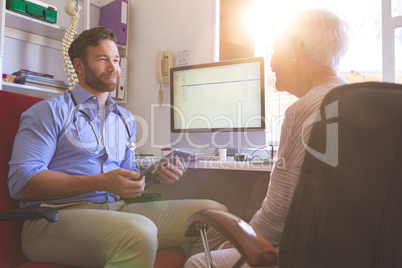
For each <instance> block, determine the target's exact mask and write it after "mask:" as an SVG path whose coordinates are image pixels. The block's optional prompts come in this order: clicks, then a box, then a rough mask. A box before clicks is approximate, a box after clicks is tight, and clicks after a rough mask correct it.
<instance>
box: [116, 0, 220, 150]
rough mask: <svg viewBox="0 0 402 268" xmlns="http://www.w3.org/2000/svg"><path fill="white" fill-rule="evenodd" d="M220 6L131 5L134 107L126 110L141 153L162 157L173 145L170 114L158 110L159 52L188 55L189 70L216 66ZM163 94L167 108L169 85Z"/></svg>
mask: <svg viewBox="0 0 402 268" xmlns="http://www.w3.org/2000/svg"><path fill="white" fill-rule="evenodd" d="M214 5H215V0H147V1H143V0H130V1H129V14H130V16H129V56H128V60H129V62H128V70H129V72H128V84H129V91H128V102H127V104H124V105H122V106H124V107H125V108H127V109H129V110H130V111H131V112H132V113H133V114H134V115H135V117H136V120H137V122H138V123H139V126H138V131H137V146H138V147H137V152H138V153H153V154H160V148H162V147H163V145H166V144H168V143H169V135H170V114H169V109H168V108H167V107H159V105H158V90H159V84H158V83H157V82H156V78H155V71H154V70H155V56H156V52H157V51H159V50H171V51H172V52H174V53H176V52H178V51H182V50H188V51H189V53H190V56H189V64H198V63H205V62H211V61H212V60H213V53H214V52H213V42H214V41H213V39H214V27H213V25H214V10H215V7H214ZM163 92H164V101H163V102H164V104H166V105H167V104H169V103H170V98H169V95H170V93H169V85H168V84H164V85H163ZM152 107H154V109H152ZM152 110H153V111H152ZM152 114H154V116H153V115H152Z"/></svg>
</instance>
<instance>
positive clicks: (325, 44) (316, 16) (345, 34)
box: [284, 9, 350, 72]
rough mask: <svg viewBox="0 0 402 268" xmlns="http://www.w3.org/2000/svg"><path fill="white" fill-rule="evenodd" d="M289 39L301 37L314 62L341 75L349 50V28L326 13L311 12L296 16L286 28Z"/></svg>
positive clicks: (316, 10) (314, 10)
mask: <svg viewBox="0 0 402 268" xmlns="http://www.w3.org/2000/svg"><path fill="white" fill-rule="evenodd" d="M284 34H285V35H286V36H287V37H298V38H300V40H301V42H302V43H303V45H304V48H305V50H306V52H307V53H308V55H309V56H310V58H311V59H312V60H314V61H315V62H317V63H320V64H322V65H323V66H326V67H329V68H331V69H332V70H334V71H336V72H337V71H338V68H339V63H340V61H341V59H342V58H343V56H344V55H345V53H346V51H347V50H348V48H349V40H350V38H349V27H348V25H347V23H346V22H345V21H343V20H342V19H340V18H339V17H338V16H337V15H335V14H334V13H332V12H330V11H328V10H325V9H309V10H304V11H302V12H299V13H297V14H296V16H295V17H294V18H293V19H292V20H291V22H290V23H289V24H288V25H287V27H286V28H285V31H284Z"/></svg>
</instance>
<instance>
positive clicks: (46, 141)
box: [8, 101, 57, 199]
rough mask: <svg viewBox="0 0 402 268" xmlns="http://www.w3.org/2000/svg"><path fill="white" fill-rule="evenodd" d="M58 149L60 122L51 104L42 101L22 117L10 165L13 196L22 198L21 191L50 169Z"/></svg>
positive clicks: (9, 182) (10, 183)
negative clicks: (30, 181)
mask: <svg viewBox="0 0 402 268" xmlns="http://www.w3.org/2000/svg"><path fill="white" fill-rule="evenodd" d="M56 146H57V123H56V122H55V121H54V112H53V111H52V109H51V108H50V107H49V103H48V102H47V101H41V102H39V103H37V104H36V105H34V106H33V107H31V108H30V109H28V110H27V111H26V112H24V113H23V114H22V115H21V120H20V128H19V130H18V132H17V135H16V137H15V140H14V146H13V152H12V157H11V160H10V162H9V164H10V170H9V176H8V187H9V190H10V195H11V197H12V198H15V199H22V198H21V196H20V195H19V192H20V191H21V190H22V189H23V188H24V187H25V185H26V184H27V182H28V181H29V180H30V179H31V178H32V177H34V176H35V175H37V174H38V173H40V172H42V171H44V170H47V169H48V165H49V162H50V161H51V159H52V156H53V154H54V152H55V150H56Z"/></svg>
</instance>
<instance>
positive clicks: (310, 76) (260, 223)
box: [185, 9, 349, 268]
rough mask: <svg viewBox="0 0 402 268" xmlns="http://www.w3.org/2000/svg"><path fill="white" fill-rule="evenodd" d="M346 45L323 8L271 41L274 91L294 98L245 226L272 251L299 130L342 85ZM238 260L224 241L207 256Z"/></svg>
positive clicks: (297, 164) (294, 171)
mask: <svg viewBox="0 0 402 268" xmlns="http://www.w3.org/2000/svg"><path fill="white" fill-rule="evenodd" d="M348 46H349V37H348V27H347V25H346V23H345V22H344V21H342V20H341V19H340V18H339V17H338V16H337V15H335V14H333V13H331V12H329V11H327V10H323V9H312V10H305V11H302V12H300V13H299V14H297V15H296V16H295V17H294V19H293V20H292V21H291V22H290V23H289V24H288V25H287V27H285V29H284V31H283V33H282V34H281V35H280V36H279V37H278V39H277V40H276V41H275V43H274V46H273V50H274V52H273V54H272V58H271V68H272V71H273V72H274V73H275V76H276V82H275V86H276V89H277V90H279V91H287V92H289V93H291V94H293V95H295V96H297V97H299V100H297V101H296V102H295V103H294V104H293V105H292V106H290V107H289V108H288V109H287V111H286V113H285V119H284V121H283V124H282V130H281V137H280V141H279V147H278V153H277V159H280V162H279V161H278V162H277V163H276V164H275V165H274V167H273V169H272V172H271V178H270V184H269V186H268V192H267V196H266V198H265V199H264V201H263V203H262V206H261V208H260V209H259V210H258V211H257V213H256V214H255V215H254V217H253V218H252V220H251V222H250V224H251V225H252V226H253V227H254V228H255V229H256V230H257V231H258V232H260V233H261V234H262V235H263V236H264V237H265V238H266V239H267V240H268V241H269V242H270V243H271V244H272V245H273V246H274V247H275V248H276V249H277V251H278V248H279V246H280V245H279V242H280V239H281V234H282V231H283V228H284V225H285V220H286V216H287V213H288V209H289V207H290V203H291V201H292V198H293V194H294V191H295V188H296V185H297V182H298V178H299V175H300V172H301V167H302V163H303V159H304V156H305V153H306V149H305V147H304V145H303V139H304V141H307V140H308V138H309V136H310V130H311V129H309V128H306V129H303V123H304V122H306V120H307V119H308V118H309V116H311V115H312V114H314V113H315V112H316V111H317V110H318V109H319V105H320V104H321V101H322V99H323V97H324V96H325V95H326V94H327V93H328V91H330V90H331V89H332V88H334V87H336V86H340V85H343V84H346V83H347V82H346V81H345V80H344V79H342V78H341V77H339V76H338V74H337V70H338V66H339V63H340V61H341V59H342V58H343V56H344V54H345V53H346V51H347V49H348ZM279 163H280V165H279ZM239 257H240V255H239V253H238V252H237V250H236V249H235V248H233V247H232V246H231V245H230V243H229V242H226V243H225V244H223V245H221V249H220V250H216V251H213V252H212V260H213V266H214V267H232V265H233V264H234V263H235V262H236V261H237V260H238V259H239ZM185 267H186V268H194V267H205V257H204V254H202V253H200V254H197V255H194V256H193V257H191V258H190V259H189V260H188V261H187V262H186V265H185ZM242 267H249V266H248V265H247V264H244V265H243V266H242Z"/></svg>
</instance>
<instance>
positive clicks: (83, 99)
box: [8, 85, 138, 207]
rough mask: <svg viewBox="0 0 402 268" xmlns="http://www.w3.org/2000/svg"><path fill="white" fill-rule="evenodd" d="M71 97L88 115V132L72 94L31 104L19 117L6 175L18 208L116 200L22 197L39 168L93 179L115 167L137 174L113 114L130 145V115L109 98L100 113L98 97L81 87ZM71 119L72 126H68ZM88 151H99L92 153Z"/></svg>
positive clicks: (104, 195) (94, 195) (104, 196)
mask: <svg viewBox="0 0 402 268" xmlns="http://www.w3.org/2000/svg"><path fill="white" fill-rule="evenodd" d="M72 94H73V95H74V98H75V100H76V102H77V104H78V106H79V109H80V110H81V111H84V112H85V113H86V114H87V115H88V116H89V118H90V120H91V122H92V125H93V128H92V126H91V123H90V122H89V121H88V120H87V119H86V118H85V115H84V114H83V113H82V112H80V111H75V109H74V103H73V101H72V98H71V93H69V92H68V91H66V92H64V93H63V94H61V95H59V96H56V97H53V98H50V99H46V100H43V101H41V102H39V103H37V104H35V105H34V106H32V107H31V108H30V109H28V110H27V111H26V112H24V113H23V114H22V116H21V121H20V128H19V130H18V133H17V135H16V138H15V141H14V147H13V153H12V157H11V160H10V171H9V176H8V186H9V190H10V194H11V196H12V197H13V198H15V199H18V200H19V201H20V207H28V206H37V205H40V203H50V204H63V203H70V202H77V201H90V202H94V203H106V202H116V201H117V200H119V196H117V195H114V194H112V193H108V192H103V191H96V192H89V193H85V194H81V195H77V196H73V197H69V198H63V199H57V200H50V201H49V200H46V201H30V200H25V199H24V198H22V196H21V195H20V194H19V192H20V191H21V190H22V189H23V188H24V186H25V185H26V183H27V182H28V181H29V180H30V179H31V178H32V177H34V176H35V175H36V174H38V173H39V172H41V171H44V170H55V171H61V172H64V173H67V174H70V175H94V174H99V173H106V172H108V171H111V170H114V169H118V168H125V169H130V170H134V171H138V169H137V168H136V166H135V151H134V150H129V149H128V147H127V142H128V140H129V137H128V131H127V130H126V127H125V125H124V123H123V121H122V120H121V118H120V117H119V114H118V111H119V112H120V114H121V115H122V116H123V118H124V120H125V122H126V124H127V126H128V129H129V132H130V135H131V139H132V141H135V133H136V124H135V121H134V117H133V115H132V114H131V113H130V112H129V111H128V110H126V109H124V108H122V107H120V106H118V105H117V104H116V103H115V102H114V101H113V99H112V98H110V97H108V100H107V102H106V107H105V111H104V113H102V109H101V107H100V106H99V102H98V98H97V97H96V96H93V95H91V94H90V93H89V92H87V91H86V90H85V89H83V88H82V87H81V86H80V85H77V86H75V88H74V89H73V91H72ZM74 116H75V117H76V124H77V127H76V126H75V124H74V123H73V118H74ZM77 128H78V131H79V132H77ZM93 129H94V130H93ZM94 132H96V135H97V137H98V139H99V143H98V142H97V139H96V136H95V134H94ZM80 139H81V140H80ZM83 145H84V146H83ZM99 145H100V146H99ZM87 150H88V151H89V152H96V151H99V150H100V151H99V153H97V154H92V153H89V152H88V151H87ZM55 183H57V182H55Z"/></svg>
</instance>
